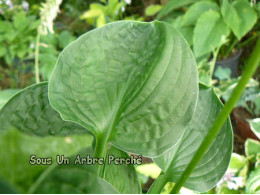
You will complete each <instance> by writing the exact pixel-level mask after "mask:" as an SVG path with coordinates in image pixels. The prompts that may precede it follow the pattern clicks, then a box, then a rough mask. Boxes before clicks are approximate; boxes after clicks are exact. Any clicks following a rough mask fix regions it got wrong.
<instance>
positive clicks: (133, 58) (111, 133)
mask: <svg viewBox="0 0 260 195" xmlns="http://www.w3.org/2000/svg"><path fill="white" fill-rule="evenodd" d="M151 40H152V41H151ZM98 43H101V44H102V48H101V47H99V44H98ZM173 43H175V44H173ZM83 45H84V46H83ZM109 51H114V52H113V53H111V52H109ZM180 51H181V52H182V53H181V55H180V54H179V52H180ZM82 52H83V53H86V54H88V53H91V54H92V55H89V56H85V55H80V53H82ZM119 56H120V58H118V57H119ZM183 56H185V58H183ZM170 59H172V60H170ZM108 62H109V63H108ZM61 72H62V73H63V74H62V75H61V74H60V73H61ZM83 75H84V77H82V76H83ZM64 77H66V78H67V79H66V80H64V79H63V78H64ZM187 77H188V78H189V79H186V78H187ZM197 88H198V83H197V71H196V64H195V60H194V58H193V56H192V53H191V51H190V50H189V47H188V45H187V43H186V42H185V41H184V40H183V38H182V37H181V36H180V35H179V33H178V32H177V31H175V30H174V29H173V28H172V27H171V26H170V25H168V24H165V23H161V22H152V23H141V22H128V21H124V22H116V23H113V24H109V25H107V26H105V27H104V28H101V29H96V30H93V31H91V32H89V33H87V34H85V35H83V36H81V37H80V38H79V39H78V40H77V41H75V42H73V43H72V44H71V45H69V46H68V47H67V48H66V49H65V50H63V52H62V53H61V55H60V57H59V60H58V62H57V64H56V67H55V69H54V72H53V74H52V77H51V80H50V87H49V98H50V102H51V104H52V106H53V107H54V108H55V109H56V110H58V111H59V112H60V113H61V115H62V117H63V119H65V120H71V121H75V122H77V123H79V124H81V125H82V126H84V127H86V128H87V129H88V130H89V131H91V132H92V133H93V134H94V135H95V136H96V137H97V139H101V140H104V141H103V142H107V141H109V142H111V143H112V144H113V145H115V146H117V147H119V148H120V149H123V150H125V151H129V152H133V153H138V154H142V155H145V156H150V157H155V156H158V155H159V154H161V153H162V152H164V151H165V150H167V149H169V148H170V147H172V146H173V145H174V144H176V142H177V141H178V140H179V139H180V137H181V136H182V135H183V133H184V127H185V124H186V123H187V122H189V121H190V119H191V117H192V114H193V111H194V107H195V104H196V100H197V93H198V92H197ZM165 89H167V90H165ZM68 92H69V93H68ZM183 96H184V97H185V98H183ZM140 102H141V103H140ZM179 105H181V107H179ZM169 123H171V124H174V127H175V128H174V129H173V128H172V127H171V126H169Z"/></svg>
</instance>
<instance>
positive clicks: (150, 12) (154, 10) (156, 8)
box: [145, 4, 162, 16]
mask: <svg viewBox="0 0 260 195" xmlns="http://www.w3.org/2000/svg"><path fill="white" fill-rule="evenodd" d="M161 9H162V6H161V5H158V4H157V5H156V4H153V5H150V6H148V7H147V8H146V9H145V15H146V16H153V15H155V14H156V13H158V12H159V11H160V10H161Z"/></svg>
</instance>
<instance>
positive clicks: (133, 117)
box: [0, 21, 251, 193]
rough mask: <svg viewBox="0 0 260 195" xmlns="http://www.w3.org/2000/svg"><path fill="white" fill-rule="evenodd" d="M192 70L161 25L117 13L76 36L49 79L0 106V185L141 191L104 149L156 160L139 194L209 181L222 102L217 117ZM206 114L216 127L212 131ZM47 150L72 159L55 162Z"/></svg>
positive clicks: (219, 157)
mask: <svg viewBox="0 0 260 195" xmlns="http://www.w3.org/2000/svg"><path fill="white" fill-rule="evenodd" d="M250 76H251V74H249V75H248V76H247V77H250ZM197 77H198V75H197V67H196V63H195V59H194V56H193V54H192V52H191V50H190V48H189V46H188V44H187V42H186V41H185V40H184V39H183V37H182V36H181V35H180V34H179V33H178V32H177V31H176V30H175V29H174V28H173V27H172V26H171V25H169V24H166V23H163V22H157V21H154V22H151V23H144V22H132V21H121V22H115V23H110V24H108V25H106V26H104V27H102V28H99V29H95V30H93V31H90V32H88V33H86V34H84V35H82V36H81V37H80V38H78V39H77V40H76V41H74V42H72V43H71V44H70V45H69V46H67V47H66V48H65V49H64V50H63V51H62V53H61V54H60V56H59V58H58V60H57V63H56V67H55V69H54V71H53V73H52V76H51V79H50V81H49V83H48V82H44V83H39V84H36V85H33V86H30V87H28V88H26V89H24V90H22V91H20V92H19V93H17V94H16V95H14V96H13V97H12V98H11V99H10V100H9V101H8V102H7V103H6V104H5V105H4V106H3V107H2V109H1V110H0V124H1V126H0V132H1V133H0V139H1V141H0V144H1V148H5V149H4V150H0V152H1V161H0V165H1V167H3V169H1V170H0V186H1V188H0V190H1V191H3V189H5V192H7V191H12V192H13V191H14V192H20V193H26V192H29V193H141V189H140V184H139V179H138V176H137V174H136V171H135V167H134V163H130V164H129V163H117V164H116V163H109V160H110V157H111V156H112V155H113V156H114V157H117V158H121V159H122V158H125V159H127V158H130V157H129V155H131V158H135V159H137V158H139V159H140V158H141V157H142V156H146V157H150V158H152V159H153V160H154V162H155V163H157V164H158V166H159V167H160V168H161V169H162V172H161V174H160V176H159V178H158V179H157V180H156V181H155V182H154V184H153V185H152V187H151V189H150V190H149V193H160V192H161V191H162V189H163V187H164V186H165V184H166V183H168V182H175V183H176V186H183V184H182V183H184V186H185V187H186V188H189V189H192V190H195V191H198V192H205V191H207V190H209V189H211V188H212V187H214V186H215V185H216V184H217V182H218V181H219V180H220V179H221V178H222V176H223V175H224V173H225V171H226V169H227V167H228V164H229V160H230V157H231V152H232V129H231V125H230V121H229V119H227V116H228V114H229V112H230V110H225V109H223V110H225V112H224V114H225V115H224V117H223V114H222V115H221V116H222V119H219V117H218V114H219V112H220V111H221V110H222V107H223V106H222V104H221V102H220V100H219V99H218V98H217V96H216V94H215V92H214V89H213V88H210V87H207V86H204V85H200V84H199V83H198V78H197ZM247 77H246V78H247ZM243 78H244V77H243ZM241 89H242V90H243V86H242V88H241V87H240V88H239V90H240V91H241ZM235 91H236V90H235ZM240 91H239V93H240ZM239 93H238V94H236V95H237V96H239ZM233 99H236V98H233ZM233 99H232V101H233ZM231 108H232V103H231ZM221 112H222V111H221ZM226 119H227V120H226ZM215 120H216V121H217V124H218V125H220V127H221V126H222V128H221V129H220V128H218V127H214V128H213V130H212V128H211V126H212V124H213V123H214V121H215ZM214 124H215V123H214ZM218 129H220V131H219V130H218ZM215 135H216V136H215ZM205 140H206V142H207V144H208V145H206V146H205V143H204V142H205ZM201 146H202V149H201ZM198 153H199V155H198ZM204 153H205V155H204V156H203V154H204ZM57 154H58V155H60V156H62V155H63V156H64V157H66V158H67V157H70V159H77V163H75V161H69V162H67V163H63V164H62V165H60V164H59V163H58V162H60V160H58V158H57V159H56V161H57V163H56V162H55V156H56V155H57ZM133 154H135V156H132V155H133ZM200 155H201V156H200ZM80 156H81V157H83V156H84V157H86V156H90V157H93V158H94V159H96V160H97V162H98V163H92V164H93V165H90V164H91V163H90V164H88V163H86V161H85V163H84V161H82V160H81V158H80ZM202 156H203V157H202ZM194 159H195V161H197V162H193V161H194ZM200 159H201V160H200ZM29 162H30V163H34V165H30V164H29ZM114 162H115V161H114ZM118 162H119V161H118ZM198 162H199V163H198ZM35 163H36V164H35ZM38 164H41V165H38ZM193 169H194V172H193V173H192V174H191V175H190V173H191V172H192V170H193ZM183 175H185V176H187V175H188V176H189V175H190V177H189V178H188V180H187V178H183ZM186 180H187V182H185V181H186ZM176 191H178V189H177V190H176V189H175V192H176Z"/></svg>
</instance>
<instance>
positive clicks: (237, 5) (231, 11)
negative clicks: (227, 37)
mask: <svg viewBox="0 0 260 195" xmlns="http://www.w3.org/2000/svg"><path fill="white" fill-rule="evenodd" d="M221 13H222V15H223V18H224V21H225V23H226V24H227V25H228V26H229V27H230V28H231V29H232V31H233V32H234V34H235V35H236V37H237V38H238V39H241V38H242V37H243V36H244V35H245V34H246V33H248V32H249V31H250V30H251V29H252V27H253V26H254V24H255V23H256V21H257V14H256V12H255V11H254V9H253V8H252V7H251V6H250V4H249V2H247V1H243V0H237V1H233V2H232V3H231V4H230V3H229V2H228V0H224V1H223V3H222V6H221Z"/></svg>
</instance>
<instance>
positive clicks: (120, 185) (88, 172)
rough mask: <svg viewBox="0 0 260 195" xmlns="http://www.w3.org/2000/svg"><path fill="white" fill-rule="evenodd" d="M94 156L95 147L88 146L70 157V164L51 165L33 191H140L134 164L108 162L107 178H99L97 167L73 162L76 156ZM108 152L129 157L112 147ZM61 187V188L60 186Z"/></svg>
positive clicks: (134, 192) (105, 170)
mask: <svg viewBox="0 0 260 195" xmlns="http://www.w3.org/2000/svg"><path fill="white" fill-rule="evenodd" d="M86 155H89V156H90V158H92V157H93V150H92V149H91V148H86V149H83V150H81V151H80V152H78V153H77V154H75V155H73V156H72V157H70V164H69V165H59V166H56V167H49V170H48V169H47V170H46V174H43V175H45V176H44V177H43V178H42V179H39V181H40V182H38V183H37V185H36V186H35V187H34V189H33V190H32V191H31V192H36V193H95V194H97V193H122V194H125V193H130V194H137V193H141V188H140V183H139V178H138V176H137V173H136V171H135V168H134V165H125V164H123V165H115V164H113V162H112V163H111V164H110V165H109V164H108V162H107V161H106V162H105V169H104V179H101V178H98V177H97V166H98V165H90V164H86V163H84V164H81V165H79V164H76V165H75V164H74V162H75V159H76V156H78V157H83V158H85V157H86ZM108 155H111V156H112V155H113V156H114V157H116V158H118V157H120V158H127V157H128V155H127V154H126V153H125V152H122V151H120V150H118V149H116V148H114V147H112V148H111V149H110V150H109V152H108ZM57 186H58V187H57Z"/></svg>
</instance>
